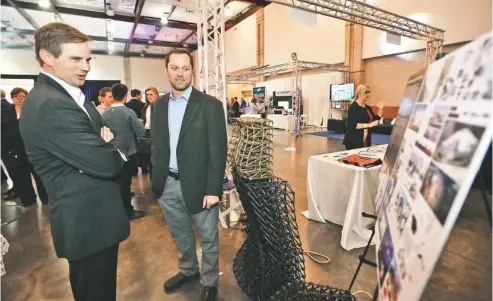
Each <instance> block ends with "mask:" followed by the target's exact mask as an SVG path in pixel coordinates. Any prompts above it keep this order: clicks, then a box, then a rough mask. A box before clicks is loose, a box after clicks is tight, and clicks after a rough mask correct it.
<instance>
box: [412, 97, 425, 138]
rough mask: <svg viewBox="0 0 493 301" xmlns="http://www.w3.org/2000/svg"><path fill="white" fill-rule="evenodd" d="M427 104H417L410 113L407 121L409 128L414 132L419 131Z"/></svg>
mask: <svg viewBox="0 0 493 301" xmlns="http://www.w3.org/2000/svg"><path fill="white" fill-rule="evenodd" d="M427 107H428V105H425V104H417V105H416V106H415V107H414V112H413V114H412V115H411V120H410V121H409V128H410V129H411V130H413V131H415V132H419V128H420V126H421V124H422V123H423V119H424V117H425V114H426V108H427Z"/></svg>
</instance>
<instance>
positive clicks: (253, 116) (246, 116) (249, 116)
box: [240, 114, 262, 118]
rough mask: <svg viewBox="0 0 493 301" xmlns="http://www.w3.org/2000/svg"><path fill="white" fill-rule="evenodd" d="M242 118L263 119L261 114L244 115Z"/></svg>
mask: <svg viewBox="0 0 493 301" xmlns="http://www.w3.org/2000/svg"><path fill="white" fill-rule="evenodd" d="M240 117H241V118H262V115H260V114H242V115H241V116H240Z"/></svg>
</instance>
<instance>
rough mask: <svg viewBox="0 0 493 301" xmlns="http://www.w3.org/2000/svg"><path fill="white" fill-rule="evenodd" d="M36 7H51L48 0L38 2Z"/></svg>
mask: <svg viewBox="0 0 493 301" xmlns="http://www.w3.org/2000/svg"><path fill="white" fill-rule="evenodd" d="M38 5H39V6H40V7H44V8H49V7H50V6H51V3H50V0H39V2H38Z"/></svg>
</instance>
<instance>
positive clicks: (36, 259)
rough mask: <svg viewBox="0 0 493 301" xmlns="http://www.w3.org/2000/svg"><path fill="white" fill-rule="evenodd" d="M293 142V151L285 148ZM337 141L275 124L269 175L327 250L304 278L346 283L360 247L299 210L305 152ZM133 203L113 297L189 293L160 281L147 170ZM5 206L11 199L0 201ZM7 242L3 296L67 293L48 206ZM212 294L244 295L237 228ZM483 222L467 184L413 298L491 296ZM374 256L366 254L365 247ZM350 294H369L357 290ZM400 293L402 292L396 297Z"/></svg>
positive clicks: (164, 245) (162, 249) (158, 235)
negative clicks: (284, 184) (135, 214)
mask: <svg viewBox="0 0 493 301" xmlns="http://www.w3.org/2000/svg"><path fill="white" fill-rule="evenodd" d="M289 146H294V147H296V151H286V150H284V148H285V147H289ZM342 149H343V146H342V141H341V140H333V139H327V138H323V137H317V136H311V135H301V136H300V137H299V138H298V139H295V138H294V137H293V135H289V134H287V133H285V132H282V131H277V130H276V131H275V136H274V169H275V174H276V175H277V176H278V177H281V178H283V179H285V180H288V181H289V183H290V184H291V186H292V188H293V189H294V191H295V192H296V213H297V220H298V224H299V227H300V235H301V239H302V243H303V248H304V250H311V251H315V252H319V253H323V254H326V255H328V256H329V257H330V258H331V259H332V261H331V262H330V263H329V264H325V265H320V264H317V263H315V262H313V261H311V260H310V259H308V258H306V274H307V281H312V282H316V283H320V284H326V285H330V286H334V287H340V288H347V287H348V286H349V283H350V281H351V278H352V276H353V273H354V271H355V269H356V266H357V264H358V259H357V258H358V256H359V255H360V254H361V253H362V251H363V250H362V249H356V250H352V251H350V252H347V251H345V250H344V249H342V247H341V246H340V239H341V227H340V226H338V225H334V224H321V223H317V222H313V221H308V220H307V219H306V218H304V217H303V216H302V215H301V212H302V211H304V210H306V209H307V207H308V205H307V191H306V173H307V162H308V157H309V156H312V155H317V154H323V153H329V152H335V151H339V150H342ZM133 185H134V190H135V191H136V196H135V198H134V203H135V205H136V206H137V208H138V209H141V210H146V211H147V212H148V217H145V218H143V219H140V220H136V221H132V223H131V225H132V232H131V235H130V237H129V238H128V239H127V240H126V241H125V242H123V243H122V244H121V245H120V251H119V262H118V300H120V301H141V300H142V301H143V300H146V301H147V300H148V301H154V300H156V301H157V300H174V301H182V300H183V301H185V300H196V299H197V298H198V295H199V285H195V284H191V285H187V286H186V287H185V288H184V289H182V290H181V291H179V292H176V293H173V294H170V295H166V294H164V292H163V282H164V281H165V280H167V279H168V278H169V277H171V276H173V275H174V274H175V273H176V272H177V252H176V250H175V246H174V244H173V242H172V239H171V237H170V234H169V232H168V229H167V225H166V222H165V220H164V218H163V216H162V213H161V209H160V207H159V206H158V204H157V203H156V202H154V201H153V200H152V197H151V193H150V189H149V180H148V178H147V177H139V178H138V179H137V178H134V183H133ZM2 204H3V205H9V204H10V205H12V204H15V202H3V203H2ZM15 210H16V208H15V207H5V206H3V212H2V221H4V220H5V218H8V217H9V215H10V216H12V215H13V214H14V211H15ZM2 233H3V235H4V236H5V237H6V239H7V240H8V242H9V243H10V250H9V252H8V253H7V255H5V256H4V262H5V268H6V270H7V274H6V275H5V276H4V277H2V291H1V299H2V300H4V301H41V300H53V301H55V300H60V301H61V300H72V295H71V290H70V284H69V281H68V264H67V262H66V260H63V259H58V258H56V256H55V252H54V249H53V244H52V241H51V234H50V224H49V219H48V208H47V207H46V206H41V205H40V204H39V205H37V206H34V207H33V208H28V209H26V210H25V212H24V213H23V215H22V216H21V217H20V219H18V220H16V221H14V222H12V223H10V224H8V225H6V226H3V227H2ZM219 235H220V250H221V253H220V262H219V263H220V270H221V271H222V272H223V273H224V275H223V276H221V277H220V286H219V299H220V300H228V301H242V300H249V299H248V298H247V297H246V296H245V295H244V294H243V293H242V291H241V290H240V288H239V287H238V285H237V283H236V280H235V278H234V275H233V271H232V263H233V258H234V256H235V254H236V252H237V250H238V249H239V247H240V246H241V244H242V242H243V240H244V238H245V235H244V233H243V232H241V231H240V230H232V229H229V230H225V229H222V228H220V230H219ZM491 252H492V240H491V227H490V226H489V224H488V221H487V215H486V213H485V208H484V205H483V202H482V199H481V195H480V193H479V192H478V191H474V190H473V191H472V192H471V193H470V195H469V197H468V200H467V201H466V202H465V205H464V208H463V210H462V212H461V214H460V217H459V220H458V222H457V224H456V226H455V227H454V229H453V231H452V235H451V236H450V239H449V241H448V243H447V245H446V249H445V251H444V252H443V254H442V256H441V258H440V260H439V262H438V264H437V267H436V269H435V272H434V273H433V275H432V277H431V280H430V282H429V285H428V287H427V288H426V290H425V293H424V295H423V297H422V299H421V300H433V301H435V300H447V301H464V300H467V301H476V300H477V301H487V300H492V270H491V266H492V265H491V262H492V257H491V256H492V253H491ZM371 253H372V254H371V258H372V259H374V253H373V252H371ZM376 277H377V274H376V271H375V269H373V268H371V267H368V266H364V267H363V268H362V270H361V273H360V275H359V277H358V279H357V281H356V284H355V286H354V287H353V292H354V291H357V290H365V291H367V292H369V293H370V294H372V293H373V291H374V288H375V285H376ZM358 300H370V298H368V297H366V296H364V295H358ZM404 300H405V298H404Z"/></svg>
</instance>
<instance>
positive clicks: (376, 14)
mask: <svg viewBox="0 0 493 301" xmlns="http://www.w3.org/2000/svg"><path fill="white" fill-rule="evenodd" d="M267 1H268V2H273V3H278V4H282V5H286V6H291V7H296V8H298V9H302V10H306V11H309V12H313V13H317V14H322V15H326V16H329V17H333V18H337V19H340V20H344V21H348V22H351V23H356V24H360V25H363V26H368V27H372V28H375V29H380V30H383V31H386V32H390V33H393V34H397V35H401V36H405V37H408V38H411V39H418V40H436V41H443V39H444V32H445V31H444V30H442V29H438V28H435V27H432V26H429V25H426V24H424V23H421V22H418V21H415V20H413V19H409V18H406V17H403V16H400V15H398V14H394V13H391V12H388V11H386V10H383V9H380V8H378V7H375V6H372V5H369V4H366V3H364V2H362V1H358V0H267Z"/></svg>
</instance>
